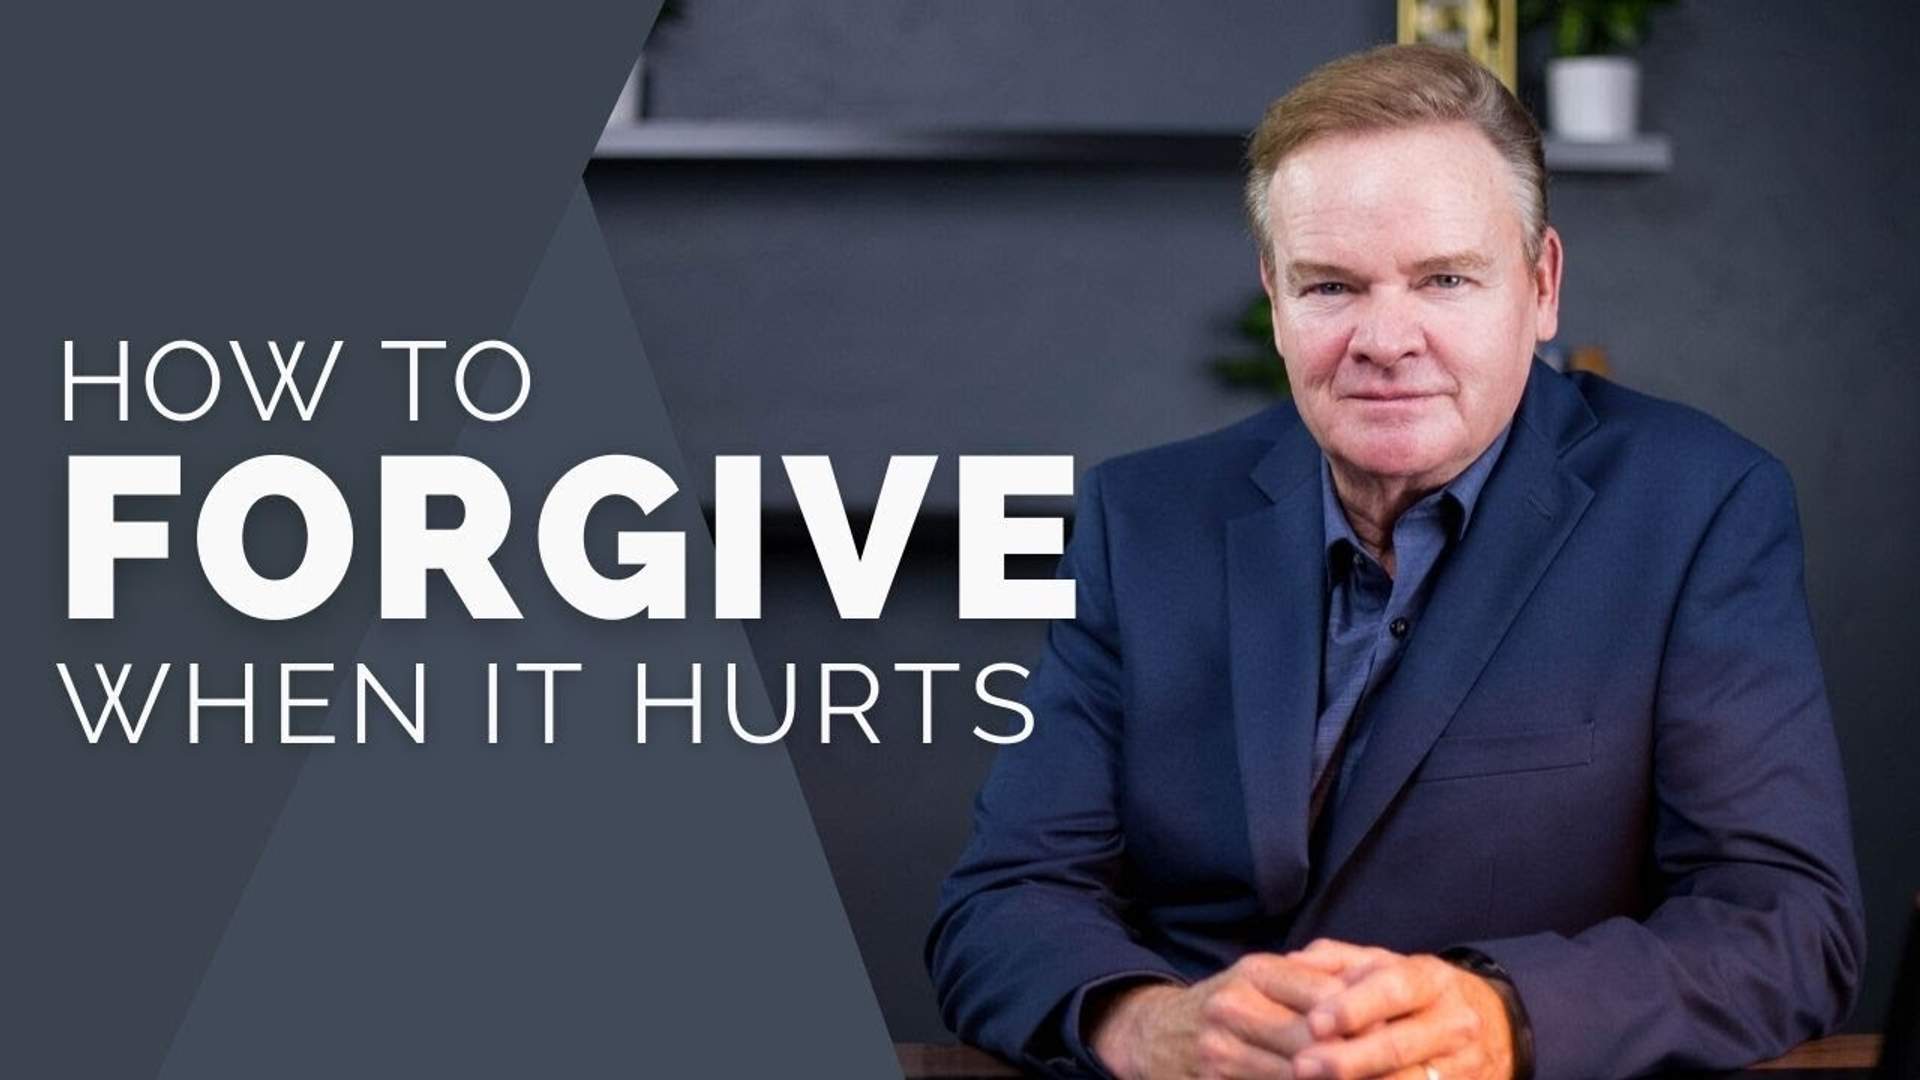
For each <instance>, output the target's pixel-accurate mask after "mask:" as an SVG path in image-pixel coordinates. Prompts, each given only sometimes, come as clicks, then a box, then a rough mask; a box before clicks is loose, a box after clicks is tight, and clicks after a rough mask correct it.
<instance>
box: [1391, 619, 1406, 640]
mask: <svg viewBox="0 0 1920 1080" xmlns="http://www.w3.org/2000/svg"><path fill="white" fill-rule="evenodd" d="M1408 628H1409V624H1408V622H1407V618H1406V616H1404V615H1402V616H1400V617H1399V618H1397V619H1395V620H1393V621H1392V622H1390V623H1388V624H1387V631H1388V632H1389V633H1391V634H1392V635H1393V636H1394V637H1396V638H1404V637H1406V636H1407V630H1408Z"/></svg>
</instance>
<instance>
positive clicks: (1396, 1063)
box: [1293, 1012, 1465, 1080]
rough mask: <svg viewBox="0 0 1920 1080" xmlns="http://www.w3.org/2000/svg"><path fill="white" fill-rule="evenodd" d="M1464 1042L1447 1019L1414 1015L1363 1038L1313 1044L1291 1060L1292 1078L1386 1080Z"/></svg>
mask: <svg viewBox="0 0 1920 1080" xmlns="http://www.w3.org/2000/svg"><path fill="white" fill-rule="evenodd" d="M1464 1038H1465V1035H1464V1034H1463V1033H1462V1032H1461V1031H1460V1028H1459V1025H1458V1024H1456V1023H1454V1022H1453V1021H1451V1020H1450V1019H1448V1018H1447V1017H1444V1016H1440V1015H1438V1014H1436V1013H1433V1012H1422V1013H1416V1014H1414V1015H1413V1016H1409V1017H1407V1018H1405V1019H1403V1020H1395V1021H1393V1022H1392V1023H1390V1024H1384V1025H1382V1026H1381V1027H1380V1028H1379V1029H1378V1030H1375V1031H1372V1032H1369V1033H1368V1034H1365V1035H1360V1036H1356V1037H1354V1038H1351V1039H1343V1040H1339V1041H1336V1042H1324V1043H1319V1044H1316V1045H1314V1046H1312V1047H1310V1048H1308V1049H1306V1050H1304V1051H1302V1052H1301V1053H1300V1054H1299V1055H1298V1056H1297V1057H1295V1058H1294V1061H1293V1068H1294V1074H1295V1075H1296V1076H1299V1077H1300V1078H1301V1080H1348V1078H1352V1077H1363V1076H1386V1075H1389V1074H1391V1073H1394V1072H1396V1071H1398V1070H1401V1069H1406V1068H1408V1067H1412V1066H1418V1065H1420V1064H1421V1063H1422V1062H1425V1061H1429V1060H1431V1059H1433V1058H1436V1057H1440V1056H1442V1055H1444V1054H1447V1053H1450V1052H1452V1051H1453V1050H1455V1049H1457V1048H1458V1047H1459V1045H1460V1043H1461V1041H1462V1040H1463V1039H1464ZM1420 1071H1421V1072H1422V1073H1423V1074H1424V1073H1425V1070H1424V1069H1421V1070H1420Z"/></svg>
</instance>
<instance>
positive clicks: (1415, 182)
mask: <svg viewBox="0 0 1920 1080" xmlns="http://www.w3.org/2000/svg"><path fill="white" fill-rule="evenodd" d="M1267 210H1268V220H1269V222H1270V232H1271V236H1272V239H1273V241H1274V246H1275V249H1276V250H1275V255H1276V256H1277V257H1278V259H1277V261H1279V262H1281V263H1284V262H1286V261H1288V260H1291V259H1302V260H1307V261H1315V262H1328V261H1334V260H1337V259H1352V258H1355V257H1357V256H1359V255H1361V254H1365V255H1369V256H1372V257H1374V258H1376V259H1377V258H1378V257H1379V255H1380V254H1382V253H1383V249H1388V248H1390V249H1391V250H1392V253H1393V255H1394V256H1395V257H1396V258H1397V259H1399V260H1401V261H1411V260H1417V259H1422V258H1427V257H1430V256H1435V255H1441V254H1446V253H1449V252H1458V251H1463V250H1468V249H1480V250H1482V252H1483V253H1485V254H1488V255H1492V254H1493V253H1494V252H1495V251H1497V250H1498V249H1499V248H1502V247H1504V246H1505V241H1507V240H1509V239H1511V240H1514V241H1515V242H1517V241H1518V238H1519V236H1520V233H1521V232H1522V230H1523V228H1524V226H1523V225H1522V223H1521V221H1520V210H1519V207H1518V205H1517V202H1516V199H1515V197H1514V188H1513V179H1512V177H1511V174H1510V171H1509V170H1508V169H1507V167H1506V163H1505V162H1504V161H1502V160H1501V159H1500V158H1499V156H1498V154H1497V152H1495V151H1494V149H1493V147H1492V145H1491V144H1489V143H1488V142H1487V141H1486V139H1485V137H1484V136H1482V135H1480V134H1479V132H1478V131H1476V130H1474V129H1473V128H1471V127H1470V126H1465V125H1427V126H1423V127H1416V128H1398V129H1393V130H1389V131H1379V132H1366V133H1360V134H1354V135H1339V136H1327V137H1323V138H1321V139H1316V140H1314V141H1313V142H1310V143H1308V144H1306V145H1304V146H1302V147H1300V148H1299V149H1297V150H1295V151H1294V152H1293V153H1291V154H1289V155H1287V157H1286V158H1285V159H1284V160H1282V161H1281V162H1280V165H1279V167H1278V168H1277V169H1276V170H1275V172H1274V175H1273V180H1272V182H1271V183H1270V184H1269V185H1268V188H1267Z"/></svg>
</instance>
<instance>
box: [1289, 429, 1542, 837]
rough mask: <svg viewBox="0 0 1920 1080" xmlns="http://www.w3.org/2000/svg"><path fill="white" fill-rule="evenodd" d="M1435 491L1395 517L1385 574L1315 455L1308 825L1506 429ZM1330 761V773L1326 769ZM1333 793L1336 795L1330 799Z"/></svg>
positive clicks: (1348, 759) (1351, 755) (1345, 766)
mask: <svg viewBox="0 0 1920 1080" xmlns="http://www.w3.org/2000/svg"><path fill="white" fill-rule="evenodd" d="M1509 430H1511V426H1509V427H1507V428H1502V429H1501V431H1500V434H1499V435H1497V436H1495V437H1494V440H1493V442H1492V443H1491V444H1489V445H1488V446H1487V448H1486V449H1485V450H1483V451H1481V452H1480V456H1479V457H1477V458H1475V459H1474V460H1473V463H1472V464H1470V465H1468V466H1467V467H1466V468H1465V469H1463V470H1461V472H1460V475H1458V476H1456V477H1454V478H1453V480H1452V481H1450V482H1449V483H1447V484H1446V486H1444V487H1442V488H1441V489H1440V490H1438V491H1434V492H1431V493H1429V494H1428V495H1427V496H1425V497H1424V498H1422V499H1421V500H1420V501H1419V502H1416V503H1414V504H1413V505H1412V506H1410V507H1408V508H1407V509H1406V510H1405V511H1404V512H1403V513H1401V515H1400V518H1399V520H1398V521H1396V522H1394V525H1393V555H1394V570H1395V572H1394V573H1393V574H1391V575H1389V574H1388V573H1387V571H1386V568H1385V567H1383V566H1381V565H1380V563H1379V562H1378V561H1376V560H1375V559H1374V557H1373V556H1372V555H1370V554H1368V553H1367V550H1366V547H1365V545H1363V544H1361V543H1360V540H1359V538H1358V537H1356V536H1355V535H1354V533H1353V527H1352V525H1350V524H1349V523H1348V522H1347V515H1346V511H1345V510H1344V509H1342V507H1341V505H1340V497H1339V495H1338V494H1337V493H1336V492H1335V491H1334V486H1333V469H1332V466H1330V465H1329V464H1328V463H1327V460H1326V458H1324V457H1322V458H1321V459H1320V489H1321V499H1320V504H1321V514H1322V528H1323V529H1324V532H1325V535H1326V545H1327V547H1326V551H1327V630H1326V639H1325V642H1326V644H1325V647H1324V651H1323V652H1322V654H1321V666H1320V715H1319V717H1318V718H1317V719H1316V720H1315V722H1314V730H1313V778H1314V782H1313V788H1312V791H1313V797H1312V802H1311V804H1310V807H1309V810H1308V814H1309V818H1310V819H1311V820H1317V819H1318V818H1319V816H1320V810H1321V808H1322V807H1323V806H1324V805H1325V803H1326V800H1327V799H1328V798H1329V795H1330V793H1337V792H1338V790H1339V788H1340V787H1341V781H1343V780H1344V779H1345V777H1346V776H1347V775H1348V773H1349V771H1350V770H1351V768H1352V766H1353V765H1354V763H1356V762H1358V761H1359V760H1360V756H1361V754H1362V753H1363V752H1364V751H1365V749H1366V746H1365V744H1366V725H1365V723H1364V718H1363V717H1362V716H1361V715H1360V714H1361V710H1362V706H1363V705H1364V704H1365V703H1366V700H1367V698H1368V697H1370V696H1371V695H1372V694H1373V692H1374V691H1375V690H1377V689H1378V688H1379V687H1380V685H1381V684H1382V683H1384V682H1385V681H1386V680H1387V677H1388V676H1390V675H1392V674H1393V669H1394V667H1395V665H1397V664H1398V663H1399V662H1400V656H1401V654H1402V653H1404V652H1405V651H1406V647H1407V642H1408V641H1409V640H1410V639H1411V638H1412V637H1413V634H1414V631H1415V630H1416V629H1417V628H1418V627H1419V625H1420V616H1421V613H1422V612H1423V611H1424V610H1425V609H1426V606H1427V597H1428V596H1430V595H1432V593H1433V579H1434V571H1435V570H1436V569H1437V568H1438V567H1439V565H1440V563H1441V561H1442V560H1443V559H1444V557H1445V556H1446V553H1447V551H1448V550H1449V549H1450V548H1451V547H1452V545H1453V544H1455V543H1457V542H1458V541H1459V539H1460V537H1461V536H1462V535H1464V534H1465V532H1466V529H1467V523H1468V522H1469V521H1470V520H1471V519H1472V517H1473V504H1474V503H1475V502H1476V501H1477V500H1478V499H1479V497H1480V489H1481V488H1483V487H1485V486H1486V483H1487V476H1488V475H1489V474H1491V473H1492V472H1493V466H1494V464H1495V463H1496V462H1498V461H1499V460H1500V451H1501V450H1502V449H1503V448H1504V447H1505V446H1506V444H1507V432H1508V431H1509ZM1336 759H1338V762H1339V764H1338V767H1337V768H1330V767H1329V766H1331V765H1333V764H1334V762H1335V760H1336ZM1335 797H1337V795H1336V796H1335Z"/></svg>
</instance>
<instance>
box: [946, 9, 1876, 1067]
mask: <svg viewBox="0 0 1920 1080" xmlns="http://www.w3.org/2000/svg"><path fill="white" fill-rule="evenodd" d="M1249 159H1250V165H1251V168H1250V181H1249V210H1250V213H1251V217H1252V219H1253V224H1254V229H1255V232H1256V235H1257V236H1258V238H1259V241H1260V272H1261V279H1262V281H1263V282H1264V283H1265V285H1266V289H1267V292H1268V294H1269V296H1270V297H1271V298H1272V301H1273V313H1274V340H1275V344H1276V345H1277V346H1278V348H1279V352H1280V354H1281V356H1282V357H1283V358H1284V363H1285V364H1286V368H1287V374H1288V377H1289V379H1290V381H1291V383H1292V387H1293V400H1292V402H1291V403H1290V404H1287V405H1283V406H1280V407H1277V408H1275V409H1272V410H1269V411H1267V412H1265V413H1263V414H1261V415H1259V416H1256V417H1254V418H1252V419H1250V420H1248V421H1246V422H1244V423H1242V424H1239V425H1237V426H1235V427H1231V428H1228V429H1226V430H1225V431H1222V432H1218V433H1215V434H1213V435H1209V436H1206V437H1203V438H1200V439H1196V440H1192V441H1189V442H1184V443H1179V444H1176V445H1173V446H1168V447H1161V448H1158V449H1155V450H1149V451H1146V452H1143V453H1139V454H1135V455H1131V456H1129V457H1125V458H1121V459H1119V460H1116V461H1112V462H1108V463H1107V464H1105V465H1103V466H1101V467H1100V468H1098V469H1096V470H1094V471H1093V472H1092V473H1091V474H1090V475H1089V477H1088V479H1087V481H1086V483H1085V484H1084V485H1083V488H1082V492H1081V504H1080V510H1079V514H1078V517H1077V519H1076V524H1075V529H1074V536H1073V542H1072V545H1071V546H1070V548H1069V550H1068V552H1067V555H1066V557H1065V558H1064V559H1063V560H1062V573H1063V574H1064V575H1067V576H1071V577H1072V578H1073V579H1074V581H1075V582H1076V596H1077V604H1076V608H1077V610H1076V616H1075V618H1074V619H1072V620H1071V621H1065V622H1061V623H1057V624H1055V625H1054V627H1053V628H1052V630H1051V632H1050V634H1049V638H1048V644H1047V649H1046V654H1045V656H1044V657H1043V659H1042V662H1041V664H1040V665H1039V666H1038V668H1037V669H1036V671H1035V673H1034V675H1033V678H1032V680H1031V681H1030V683H1029V694H1028V703H1029V705H1030V706H1031V707H1032V708H1033V710H1034V712H1035V714H1036V728H1035V732H1034V734H1033V736H1032V737H1031V738H1030V739H1029V740H1028V741H1027V742H1026V743H1024V744H1022V745H1021V746H1018V747H1012V748H1008V749H1007V750H1005V751H1003V752H1002V754H1001V757H1000V759H999V761H998V762H997V763H996V765H995V767H994V770H993V773H992V775H991V776H990V777H989V779H988V781H987V783H986V785H985V786H984V788H983V789H982V791H981V794H980V798H979V800H978V802H977V805H976V808H975V831H974V836H973V839H972V842H971V843H970V845H969V846H968V848H967V849H966V852H965V853H964V854H963V856H962V857H961V860H960V863H959V865H958V867H957V868H956V869H955V870H954V872H953V874H952V876H951V877H950V878H949V880H948V881H947V883H946V886H945V887H944V889H943V891H942V895H941V901H940V907H939V912H938V915H937V917H936V921H935V924H934V928H933V932H932V935H931V937H930V939H929V942H928V962H929V966H930V970H931V971H932V973H933V976H934V980H935V983H936V985H937V989H938V991H939V994H940V997H941V1001H942V1006H943V1009H944V1010H945V1013H946V1016H947V1019H948V1022H949V1023H950V1024H952V1025H953V1026H954V1028H955V1030H956V1031H958V1032H959V1033H960V1034H961V1035H962V1036H963V1037H965V1038H966V1039H968V1040H970V1041H973V1042H976V1043H979V1044H981V1045H983V1046H986V1047H989V1048H991V1049H994V1050H997V1051H999V1052H1000V1053H1002V1054H1004V1055H1006V1056H1008V1057H1009V1058H1012V1059H1014V1060H1016V1061H1019V1062H1021V1063H1022V1064H1024V1065H1026V1066H1028V1067H1031V1068H1036V1069H1043V1070H1048V1071H1054V1072H1075V1071H1092V1072H1100V1071H1105V1072H1108V1073H1111V1074H1113V1075H1116V1076H1120V1077H1135V1076H1140V1077H1145V1076H1277V1077H1301V1078H1307V1080H1313V1078H1321V1077H1338V1078H1346V1077H1362V1076H1394V1077H1407V1078H1414V1077H1420V1078H1425V1080H1433V1078H1435V1077H1446V1078H1448V1080H1455V1078H1465V1077H1507V1076H1525V1075H1529V1074H1531V1075H1535V1076H1538V1077H1541V1078H1542V1080H1547V1078H1561V1077H1603V1076H1626V1075H1633V1074H1638V1073H1642V1072H1647V1071H1654V1070H1661V1069H1674V1068H1687V1067H1697V1068H1727V1067H1736V1066H1739V1065H1742V1064H1745V1063H1747V1062H1750V1061H1753V1060H1756V1059H1759V1058H1763V1057H1767V1056H1769V1055H1772V1054H1776V1053H1778V1052H1780V1051H1782V1050H1784V1049H1786V1048H1787V1047H1789V1046H1790V1045H1792V1044H1794V1043H1797V1042H1799V1041H1801V1040H1804V1039H1806V1038H1809V1037H1812V1036H1815V1035H1818V1034H1821V1033H1823V1032H1825V1031H1828V1030H1830V1029H1831V1028H1832V1027H1833V1026H1834V1025H1835V1024H1837V1023H1838V1022H1839V1020H1840V1019H1841V1018H1842V1017H1843V1016H1844V1015H1845V1013H1846V1011H1847V1009H1848V1008H1849V1006H1850V1005H1851V1003H1852V999H1853V995H1854V990H1855V985H1856V981H1857V978H1858V974H1859V970H1860V965H1861V951H1862V932H1861V916H1860V907H1859V900H1858V886H1857V884H1856V880H1855V871H1854V868H1853V862H1852V854H1851V840H1850V837H1849V835H1848V825H1847V820H1846V809H1845V808H1846V795H1845V790H1844V786H1843V781H1842V778H1841V774H1840V768H1839V763H1838V754H1837V751H1836V748H1835V745H1834V739H1833V735H1832V730H1831V725H1830V722H1829V718H1828V715H1827V706H1826V696H1825V689H1824V685H1823V682H1822V677H1821V674H1820V669H1819V661H1818V658H1817V656H1816V654H1815V650H1814V645H1813V640H1812V635H1811V632H1810V630H1809V626H1808V619H1807V611H1806V602H1805V597H1804V587H1803V584H1802V573H1803V571H1802V556H1801V547H1800V539H1799V530H1798V523H1797V518H1796V510H1795V507H1794V503H1793V496H1792V490H1791V485H1790V482H1789V480H1788V478H1787V475H1786V472H1785V470H1784V469H1783V467H1782V466H1781V465H1780V463H1779V462H1778V461H1776V460H1774V459H1773V458H1772V457H1770V456H1768V455H1767V454H1766V453H1765V452H1763V451H1761V450H1760V449H1758V448H1757V447H1755V446H1753V445H1752V444H1750V443H1748V442H1746V441H1744V440H1742V439H1741V438H1739V437H1738V436H1736V435H1734V434H1733V433H1732V432H1730V431H1728V430H1727V429H1726V428H1724V427H1722V426H1720V425H1719V424H1717V423H1715V422H1714V421H1712V420H1710V419H1708V418H1707V417H1705V416H1703V415H1701V414H1699V413H1697V412H1694V411H1691V410H1688V409H1685V408H1682V407H1680V406H1676V405H1671V404H1666V403H1663V402H1658V401H1655V400H1652V399H1650V398H1647V397H1644V396H1641V395H1638V394H1634V393H1632V392H1629V391H1626V390H1623V389H1620V388H1618V387H1616V386H1613V385H1611V384H1609V383H1607V382H1605V381H1603V380H1600V379H1597V378H1591V377H1586V376H1575V377H1567V376H1562V375H1559V374H1556V373H1555V372H1553V371H1552V370H1551V369H1548V368H1546V367H1545V366H1544V365H1541V364H1540V363H1538V362H1537V361H1535V360H1534V359H1533V353H1534V349H1535V347H1536V345H1537V343H1538V342H1539V341H1541V340H1545V339H1548V338H1551V337H1552V336H1553V334H1554V333H1555V330H1556V323H1557V319H1558V309H1559V300H1560V277H1561V243H1560V238H1559V236H1558V235H1557V234H1556V233H1555V232H1554V230H1553V229H1552V228H1550V227H1549V226H1548V225H1547V222H1546V193H1545V181H1544V170H1543V166H1542V161H1541V150H1540V136H1539V132H1538V130H1537V129H1536V128H1535V127H1534V125H1533V123H1532V121H1531V120H1530V119H1529V118H1528V116H1527V115H1526V113H1525V111H1524V110H1523V109H1522V108H1521V107H1520V105H1519V104H1518V103H1517V102H1516V101H1515V100H1514V99H1513V97H1512V96H1511V95H1510V94H1509V93H1508V92H1507V91H1506V90H1505V89H1504V88H1503V87H1502V86H1501V85H1500V84H1499V83H1498V81H1497V80H1495V79H1494V78H1492V77H1491V76H1490V75H1489V74H1488V73H1487V72H1486V71H1485V70H1484V69H1482V68H1480V67H1479V66H1478V65H1477V64H1475V63H1473V62H1472V61H1470V60H1467V59H1466V58H1464V57H1461V56H1459V55H1457V54H1453V53H1449V52H1445V51H1441V50H1436V49H1430V48H1423V47H1412V46H1405V47H1388V48H1385V49H1379V50H1375V51H1372V52H1369V53H1364V54H1360V55H1358V56H1355V57H1350V58H1346V59H1343V60H1340V61H1336V62H1334V63H1332V64H1329V65H1327V66H1326V67H1323V68H1321V69H1320V70H1319V71H1316V72H1315V73H1313V74H1312V75H1310V76H1309V77H1308V78H1307V79H1306V80H1305V81H1304V82H1303V83H1302V84H1301V85H1300V86H1299V87H1297V88H1296V89H1295V90H1294V91H1293V92H1291V93H1290V94H1288V95H1287V96H1286V97H1285V98H1282V99H1281V100H1280V101H1278V102H1276V103H1275V104H1274V105H1273V106H1272V107H1271V108H1270V109H1269V110H1268V113H1267V115H1266V117H1265V119H1264V120H1263V122H1262V124H1261V127H1260V129H1259V131H1258V132H1256V134H1255V137H1254V140H1253V143H1252V147H1251V150H1250V153H1249Z"/></svg>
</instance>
